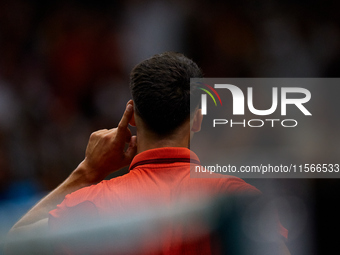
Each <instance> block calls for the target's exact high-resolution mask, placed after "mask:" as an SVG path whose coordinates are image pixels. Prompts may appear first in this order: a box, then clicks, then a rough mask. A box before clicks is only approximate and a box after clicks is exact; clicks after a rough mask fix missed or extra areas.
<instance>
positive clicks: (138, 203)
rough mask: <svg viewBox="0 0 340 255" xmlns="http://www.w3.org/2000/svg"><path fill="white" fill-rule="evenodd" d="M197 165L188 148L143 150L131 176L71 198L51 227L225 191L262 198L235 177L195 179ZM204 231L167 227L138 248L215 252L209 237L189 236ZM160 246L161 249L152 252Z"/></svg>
mask: <svg viewBox="0 0 340 255" xmlns="http://www.w3.org/2000/svg"><path fill="white" fill-rule="evenodd" d="M190 160H191V163H190ZM197 164H200V163H199V159H198V157H197V156H196V154H194V153H193V152H191V151H190V150H189V149H187V148H177V147H176V148H172V147H171V148H158V149H152V150H148V151H144V152H142V153H140V154H138V155H136V156H135V158H134V159H133V161H132V162H131V165H130V169H129V170H130V171H129V173H128V174H126V175H123V176H120V177H117V178H113V179H111V180H105V181H102V182H100V183H99V184H97V185H93V186H89V187H86V188H83V189H80V190H78V191H76V192H74V193H72V194H69V195H67V196H66V197H65V199H64V201H63V202H62V203H61V204H60V205H58V206H57V208H56V209H55V210H53V211H51V212H50V215H49V226H50V229H51V230H52V231H54V230H57V229H61V228H63V226H68V225H69V224H71V223H72V222H73V223H74V222H75V220H76V219H77V218H79V216H80V215H85V217H89V219H95V218H103V217H111V218H112V217H113V218H115V217H117V218H118V215H123V214H129V213H132V212H136V213H141V212H146V211H147V210H151V211H152V210H153V208H159V207H163V208H164V207H169V208H171V207H172V206H173V205H175V204H176V203H177V202H178V201H179V200H183V198H187V199H189V200H190V201H193V202H194V201H198V200H203V199H204V198H205V197H208V196H211V195H214V194H220V193H227V194H230V195H233V194H241V193H253V194H260V192H259V191H258V190H257V189H256V188H255V187H253V186H251V185H250V184H247V183H246V182H245V181H243V180H242V179H240V178H236V177H230V178H190V167H193V166H194V165H197ZM165 225H166V224H165ZM196 228H198V229H196ZM202 228H204V226H199V224H197V225H195V227H192V228H188V227H183V226H181V225H178V224H177V225H176V224H173V223H171V224H170V225H169V224H168V225H166V227H165V226H164V227H163V228H162V229H161V230H160V231H159V232H157V233H158V234H157V235H153V236H152V238H150V235H149V236H148V238H145V240H144V241H143V242H142V245H140V246H139V247H138V254H212V253H214V252H213V251H212V249H213V247H212V243H211V240H210V237H209V236H207V235H203V236H200V237H197V236H196V237H195V238H191V237H190V236H191V234H193V235H192V236H194V234H195V232H196V231H199V230H202ZM145 236H147V235H145ZM184 240H185V241H184ZM155 243H156V244H157V245H156V246H157V250H156V251H155V250H153V248H154V247H155V245H154V244H155ZM132 245H133V244H132ZM159 249H160V250H159ZM98 253H99V252H98ZM105 254H106V253H105ZM112 254H117V253H115V252H113V253H112ZM119 254H120V253H119Z"/></svg>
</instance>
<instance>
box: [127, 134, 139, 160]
mask: <svg viewBox="0 0 340 255" xmlns="http://www.w3.org/2000/svg"><path fill="white" fill-rule="evenodd" d="M136 153H137V137H136V136H135V135H134V136H131V139H130V143H129V147H128V148H127V150H126V152H125V160H126V164H127V165H128V164H130V162H131V160H132V159H133V157H134V156H135V155H136Z"/></svg>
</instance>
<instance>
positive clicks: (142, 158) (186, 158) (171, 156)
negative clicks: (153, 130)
mask: <svg viewBox="0 0 340 255" xmlns="http://www.w3.org/2000/svg"><path fill="white" fill-rule="evenodd" d="M175 162H187V163H190V162H192V163H196V164H200V161H199V159H198V157H197V155H196V154H195V153H194V152H192V151H191V150H189V149H188V148H184V147H163V148H156V149H151V150H147V151H143V152H141V153H139V154H137V155H136V156H135V157H134V158H133V160H132V162H131V164H130V168H129V170H132V169H133V168H135V167H136V166H139V165H144V164H161V163H175Z"/></svg>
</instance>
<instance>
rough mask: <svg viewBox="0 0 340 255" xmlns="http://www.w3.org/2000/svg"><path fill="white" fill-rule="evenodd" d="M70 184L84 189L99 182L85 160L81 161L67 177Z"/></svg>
mask: <svg viewBox="0 0 340 255" xmlns="http://www.w3.org/2000/svg"><path fill="white" fill-rule="evenodd" d="M69 178H70V182H72V183H77V184H78V185H80V186H83V187H86V186H90V185H93V184H96V183H98V182H99V181H101V179H100V178H98V176H97V174H96V171H94V170H93V169H92V168H91V167H90V166H89V165H88V164H87V161H86V160H83V161H82V162H81V163H80V164H79V165H78V166H77V168H76V169H75V170H74V171H73V172H72V173H71V175H70V176H69Z"/></svg>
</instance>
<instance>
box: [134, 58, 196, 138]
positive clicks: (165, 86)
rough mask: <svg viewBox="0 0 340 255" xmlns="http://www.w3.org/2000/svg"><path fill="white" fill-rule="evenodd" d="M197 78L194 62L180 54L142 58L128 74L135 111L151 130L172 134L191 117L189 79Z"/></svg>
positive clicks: (161, 133)
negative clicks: (129, 74)
mask: <svg viewBox="0 0 340 255" xmlns="http://www.w3.org/2000/svg"><path fill="white" fill-rule="evenodd" d="M200 77H202V72H201V70H200V68H199V67H198V66H197V64H196V63H195V62H193V61H192V60H190V59H189V58H187V57H185V56H184V55H182V54H180V53H174V52H166V53H162V54H158V55H154V56H153V57H151V58H149V59H147V60H144V61H143V62H141V63H139V64H138V65H137V66H135V67H134V68H133V70H132V71H131V76H130V89H131V93H132V98H133V101H134V105H135V112H136V113H137V114H138V116H139V117H140V118H141V119H142V120H143V122H144V124H145V125H146V126H147V128H148V129H149V130H150V131H152V132H154V133H156V134H158V135H167V134H171V133H172V132H173V131H174V130H176V128H177V127H179V126H180V125H181V124H182V123H184V121H185V120H187V119H188V118H190V78H200Z"/></svg>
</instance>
